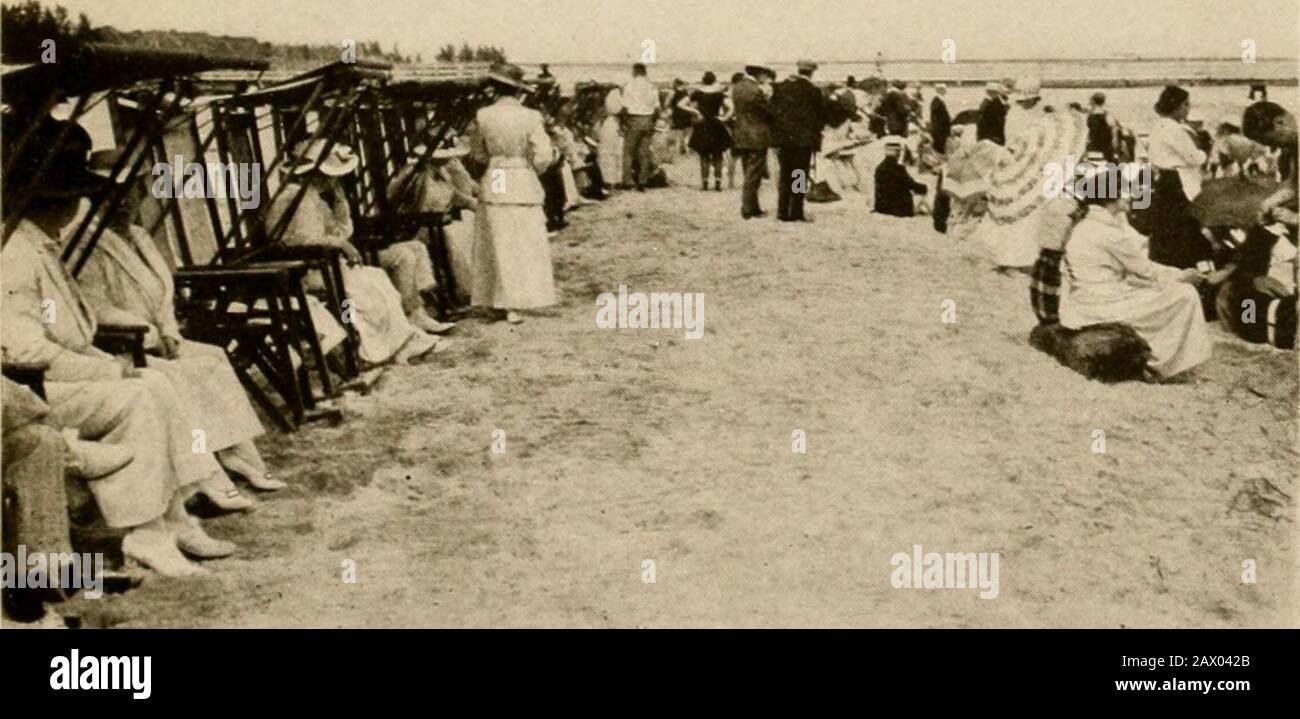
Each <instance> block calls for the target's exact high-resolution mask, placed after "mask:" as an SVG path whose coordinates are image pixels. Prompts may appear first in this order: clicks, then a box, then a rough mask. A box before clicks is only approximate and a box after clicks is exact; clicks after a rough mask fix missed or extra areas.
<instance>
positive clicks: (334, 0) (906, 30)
mask: <svg viewBox="0 0 1300 719" xmlns="http://www.w3.org/2000/svg"><path fill="white" fill-rule="evenodd" d="M42 2H43V3H44V4H47V5H48V4H55V2H53V1H52V0H42ZM57 4H62V5H63V6H65V7H67V8H68V9H69V10H70V11H72V13H73V15H74V16H75V15H76V13H77V12H85V13H86V14H87V15H88V16H89V17H90V19H91V22H92V23H94V24H96V25H113V26H115V27H117V28H119V29H122V30H136V29H167V28H171V29H177V30H201V31H205V32H208V33H212V34H214V35H252V36H255V37H257V38H259V39H261V40H269V41H273V42H287V43H313V44H323V43H340V42H342V40H344V39H353V40H357V41H370V40H377V41H379V42H380V44H381V45H383V47H384V49H385V50H391V49H392V46H393V43H397V44H398V46H399V47H400V48H401V51H402V53H403V54H407V55H414V54H415V53H417V52H418V53H421V54H423V55H424V58H425V59H426V60H430V59H432V56H433V54H434V53H435V52H436V50H437V48H438V47H439V46H441V45H443V44H446V43H449V42H450V43H455V44H457V45H459V44H460V43H461V42H462V41H467V42H469V43H470V44H471V45H479V44H483V45H497V46H501V47H504V48H505V51H506V54H507V56H508V57H509V58H510V59H511V60H513V61H518V62H538V61H550V62H557V63H559V62H625V61H631V60H633V59H634V58H636V57H637V56H639V55H640V51H641V44H642V41H643V40H646V39H651V40H653V41H654V42H655V48H656V54H657V58H656V60H657V62H661V63H662V62H673V61H698V60H719V61H722V60H746V59H750V58H756V59H762V60H768V61H772V62H783V61H790V60H794V59H795V58H798V57H803V56H811V57H814V58H817V59H819V60H823V61H829V60H872V59H874V58H875V56H876V53H877V52H881V53H883V55H884V58H885V59H886V60H901V59H935V60H937V59H939V53H940V51H941V49H942V45H943V43H944V41H945V40H946V39H952V40H953V41H954V42H955V43H956V49H957V56H958V60H959V61H960V60H961V59H963V58H966V59H972V60H973V59H1003V58H1113V57H1128V56H1134V55H1140V56H1142V57H1238V56H1239V55H1240V54H1241V51H1242V41H1243V40H1246V39H1250V40H1253V41H1254V42H1255V46H1256V48H1257V54H1258V57H1260V58H1288V57H1289V58H1296V57H1300V41H1298V34H1300V29H1298V28H1300V0H1074V1H1071V2H1064V1H1062V0H890V1H887V2H885V1H881V0H181V1H178V2H160V1H159V0H58V2H57ZM1070 8H1074V9H1075V10H1074V11H1073V12H1072V11H1070V10H1069V9H1070ZM1085 13H1086V15H1085Z"/></svg>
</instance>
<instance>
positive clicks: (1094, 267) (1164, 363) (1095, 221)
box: [1060, 166, 1211, 380]
mask: <svg viewBox="0 0 1300 719" xmlns="http://www.w3.org/2000/svg"><path fill="white" fill-rule="evenodd" d="M1103 168H1104V166H1103ZM1103 171H1104V170H1103ZM1083 202H1084V204H1085V205H1086V206H1087V214H1086V215H1085V216H1084V217H1083V219H1082V220H1080V221H1079V223H1078V224H1076V225H1075V226H1074V228H1073V230H1072V232H1071V235H1070V238H1069V241H1068V242H1067V243H1066V246H1065V262H1064V267H1063V270H1064V272H1063V275H1064V277H1063V280H1064V284H1065V287H1064V289H1065V292H1064V294H1063V296H1062V297H1061V299H1060V320H1061V325H1062V326H1063V327H1066V328H1069V329H1082V328H1084V327H1089V326H1091V325H1096V324H1102V323H1106V322H1119V323H1123V324H1127V325H1129V326H1131V327H1132V328H1133V329H1134V330H1135V331H1136V332H1137V333H1138V334H1139V335H1140V336H1141V337H1142V339H1143V340H1145V341H1146V343H1147V344H1148V345H1149V346H1150V347H1151V358H1150V360H1149V361H1148V363H1147V378H1148V379H1153V380H1154V379H1165V378H1168V377H1173V376H1174V375H1177V374H1179V373H1181V372H1184V371H1186V370H1188V369H1191V368H1192V367H1195V366H1196V365H1198V364H1200V363H1202V362H1204V361H1205V360H1207V359H1209V357H1210V350H1211V345H1210V338H1209V334H1208V333H1207V332H1206V328H1205V317H1204V315H1203V314H1202V313H1201V301H1200V296H1199V295H1198V294H1197V292H1196V287H1195V285H1196V284H1197V283H1199V282H1200V281H1201V275H1200V273H1198V272H1197V271H1196V270H1195V269H1188V270H1179V269H1177V268H1174V267H1168V266H1165V265H1161V264H1157V263H1155V262H1152V261H1151V260H1149V259H1147V256H1146V242H1145V240H1144V239H1143V238H1142V236H1141V235H1139V234H1138V233H1137V231H1136V230H1134V229H1133V228H1132V227H1130V226H1129V223H1128V220H1127V217H1126V213H1127V212H1128V209H1129V205H1130V200H1129V199H1128V198H1125V197H1119V198H1114V197H1110V198H1094V199H1087V200H1084V201H1083Z"/></svg>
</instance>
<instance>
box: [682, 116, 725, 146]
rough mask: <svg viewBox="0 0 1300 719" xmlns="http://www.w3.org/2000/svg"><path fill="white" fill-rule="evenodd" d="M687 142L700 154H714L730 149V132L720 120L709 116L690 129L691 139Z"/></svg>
mask: <svg viewBox="0 0 1300 719" xmlns="http://www.w3.org/2000/svg"><path fill="white" fill-rule="evenodd" d="M687 144H688V145H689V146H690V148H691V149H692V150H694V151H695V152H698V153H700V154H701V155H716V154H719V153H722V152H726V151H727V150H729V149H731V133H730V132H727V127H726V125H723V124H722V121H721V120H719V119H717V118H716V117H711V118H708V119H706V120H704V121H702V122H701V123H700V124H698V125H696V126H695V129H693V130H691V140H690V142H689V143H687Z"/></svg>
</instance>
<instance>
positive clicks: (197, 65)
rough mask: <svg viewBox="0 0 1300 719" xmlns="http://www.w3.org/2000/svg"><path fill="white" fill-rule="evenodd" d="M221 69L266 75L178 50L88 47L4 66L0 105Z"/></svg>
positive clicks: (236, 61)
mask: <svg viewBox="0 0 1300 719" xmlns="http://www.w3.org/2000/svg"><path fill="white" fill-rule="evenodd" d="M219 68H231V69H249V70H256V69H265V68H266V63H265V62H263V61H261V60H249V59H246V58H239V57H214V56H207V55H200V54H198V53H193V52H183V51H176V50H154V49H150V48H139V47H131V46H124V45H108V44H103V43H86V44H83V45H78V46H75V47H72V48H69V49H67V50H66V51H63V54H60V55H59V56H58V62H53V63H41V62H38V63H31V64H28V65H22V66H6V68H5V72H4V74H3V76H0V99H3V101H4V103H5V104H7V105H11V106H14V105H20V104H39V103H41V102H42V101H43V100H45V99H46V98H48V97H49V95H50V93H52V92H58V93H59V94H60V95H61V97H60V98H59V99H64V98H68V97H78V96H81V95H87V94H91V93H95V92H100V91H103V90H109V89H113V88H121V87H127V86H129V85H133V84H135V83H138V82H144V81H147V80H156V79H160V78H165V77H177V76H185V75H192V74H194V73H198V72H202V71H204V70H215V69H219Z"/></svg>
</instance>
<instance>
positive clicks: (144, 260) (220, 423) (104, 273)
mask: <svg viewBox="0 0 1300 719" xmlns="http://www.w3.org/2000/svg"><path fill="white" fill-rule="evenodd" d="M121 154H122V152H121V150H120V149H117V150H103V151H99V152H96V153H94V154H92V155H91V158H90V169H91V171H92V172H95V173H96V174H99V175H101V176H103V177H108V175H109V173H110V172H111V171H112V168H113V167H114V165H115V163H116V162H117V161H118V159H119V158H120V157H121ZM147 176H148V169H147V168H145V167H144V166H143V165H142V166H141V177H147ZM116 181H117V182H118V183H120V184H126V185H128V187H127V188H125V195H124V196H123V198H122V201H121V202H120V203H118V205H117V206H116V208H113V209H112V214H111V215H110V216H109V217H108V218H107V220H106V227H105V229H104V232H103V234H101V235H100V238H99V243H98V244H96V245H95V251H94V252H92V253H91V254H90V257H89V258H88V259H87V261H86V264H85V266H84V267H82V270H81V274H80V275H79V276H78V277H77V284H78V285H80V286H81V289H82V291H83V292H84V293H85V294H86V297H87V298H89V300H90V304H91V309H92V310H93V311H94V312H95V314H96V317H97V319H99V320H100V321H102V322H112V323H116V324H132V325H144V326H146V327H148V328H149V333H148V334H147V335H146V336H145V349H146V350H148V351H149V352H150V354H151V355H152V357H150V359H149V366H150V367H156V368H158V369H159V370H161V371H162V372H164V373H165V374H167V376H168V377H169V378H171V380H172V384H173V385H175V387H176V388H177V390H178V391H179V392H180V394H181V400H182V401H183V402H184V403H185V404H186V405H187V406H189V407H190V408H192V410H193V411H194V414H195V417H196V418H197V420H198V424H197V425H196V427H199V428H202V429H203V430H204V433H205V444H206V446H207V449H209V450H211V451H213V452H215V453H216V456H217V461H219V462H220V463H221V464H222V466H224V467H225V468H226V469H227V470H229V471H231V472H235V473H237V474H240V475H242V476H243V477H245V478H247V480H248V482H249V484H251V485H253V487H255V488H257V489H261V490H276V489H283V488H284V487H285V486H286V485H285V484H284V483H283V482H281V481H279V480H277V479H274V478H272V477H271V476H270V475H269V474H268V473H267V470H266V464H265V463H263V461H262V455H261V454H260V453H259V452H258V450H257V446H256V445H255V444H253V438H254V437H257V436H259V435H261V434H262V432H263V429H262V424H261V422H259V421H258V419H257V413H256V412H255V411H254V410H253V407H252V405H251V404H249V402H248V397H247V396H246V395H245V394H244V388H243V386H242V385H240V383H239V378H238V377H236V376H235V371H234V369H233V368H232V367H231V366H230V360H229V358H227V357H226V353H225V351H224V350H222V349H221V348H220V347H215V346H212V345H206V344H202V343H199V342H191V341H189V340H186V339H184V338H183V337H181V334H180V327H179V326H178V325H177V323H176V309H175V305H174V302H173V299H174V294H175V285H174V284H173V281H172V270H171V267H170V266H169V265H168V264H167V261H166V260H164V259H163V257H162V254H161V253H159V251H158V247H157V245H156V244H154V239H153V237H151V236H150V235H149V233H148V231H146V230H145V229H144V228H143V227H141V226H140V225H137V224H135V223H134V220H135V218H136V217H137V216H138V211H139V209H140V204H141V202H142V201H143V200H144V193H145V189H144V186H143V185H142V184H141V183H140V182H131V181H130V178H128V177H118V178H116ZM219 500H220V501H218V499H214V501H215V502H216V503H217V504H218V506H221V507H223V508H232V505H251V503H250V502H248V500H247V498H243V497H239V496H237V493H236V494H233V495H230V496H227V497H221V498H219Z"/></svg>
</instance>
